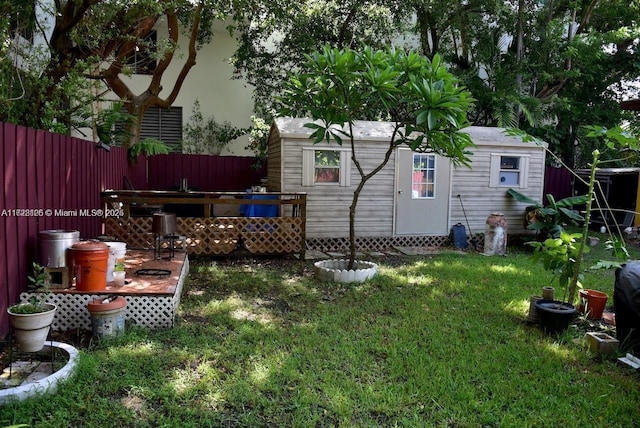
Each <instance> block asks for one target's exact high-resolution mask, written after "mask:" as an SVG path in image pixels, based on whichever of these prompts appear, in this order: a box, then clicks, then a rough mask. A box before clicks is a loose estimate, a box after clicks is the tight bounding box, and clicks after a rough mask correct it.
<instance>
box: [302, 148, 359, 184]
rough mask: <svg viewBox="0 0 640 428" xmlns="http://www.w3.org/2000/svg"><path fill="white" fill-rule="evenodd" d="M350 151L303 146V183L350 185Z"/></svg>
mask: <svg viewBox="0 0 640 428" xmlns="http://www.w3.org/2000/svg"><path fill="white" fill-rule="evenodd" d="M350 153H351V152H350V151H349V150H347V149H317V148H311V147H305V148H303V149H302V164H303V166H302V185H303V186H341V187H348V186H350V185H351V183H350V174H351V169H350V164H351V163H350V159H349V157H350V156H349V155H350Z"/></svg>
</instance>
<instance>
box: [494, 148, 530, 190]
mask: <svg viewBox="0 0 640 428" xmlns="http://www.w3.org/2000/svg"><path fill="white" fill-rule="evenodd" d="M528 171H529V156H523V155H512V154H497V153H494V154H492V155H491V176H490V187H515V188H526V187H527V176H528Z"/></svg>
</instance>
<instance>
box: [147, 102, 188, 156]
mask: <svg viewBox="0 0 640 428" xmlns="http://www.w3.org/2000/svg"><path fill="white" fill-rule="evenodd" d="M140 138H141V139H143V138H156V139H158V140H161V141H162V142H163V143H165V144H166V145H168V146H169V147H171V150H172V151H178V152H179V151H180V150H181V145H180V141H181V140H182V107H180V106H173V107H170V108H167V109H163V108H158V107H149V108H148V109H147V111H146V112H145V113H144V116H143V117H142V126H141V129H140Z"/></svg>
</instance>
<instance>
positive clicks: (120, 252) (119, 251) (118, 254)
mask: <svg viewBox="0 0 640 428" xmlns="http://www.w3.org/2000/svg"><path fill="white" fill-rule="evenodd" d="M106 244H107V245H108V246H109V259H108V261H107V282H113V280H114V278H113V269H114V268H115V266H116V263H124V256H125V255H126V253H127V244H126V242H107V243H106Z"/></svg>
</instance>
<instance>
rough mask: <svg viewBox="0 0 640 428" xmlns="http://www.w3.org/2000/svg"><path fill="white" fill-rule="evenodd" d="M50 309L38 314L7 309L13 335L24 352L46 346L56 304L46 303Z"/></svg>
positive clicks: (34, 350) (35, 350)
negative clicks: (16, 312)
mask: <svg viewBox="0 0 640 428" xmlns="http://www.w3.org/2000/svg"><path fill="white" fill-rule="evenodd" d="M45 305H46V306H48V307H49V308H50V309H49V310H48V311H46V312H38V313H36V314H14V313H12V312H10V311H9V310H8V309H7V313H8V314H9V322H10V323H11V327H13V335H14V336H15V338H16V342H18V345H19V346H20V350H21V351H22V352H37V351H39V350H41V349H42V348H43V347H44V342H45V340H47V336H48V335H49V329H50V328H51V323H52V322H53V317H54V316H55V314H56V309H57V307H56V305H53V304H50V303H46V304H45Z"/></svg>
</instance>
